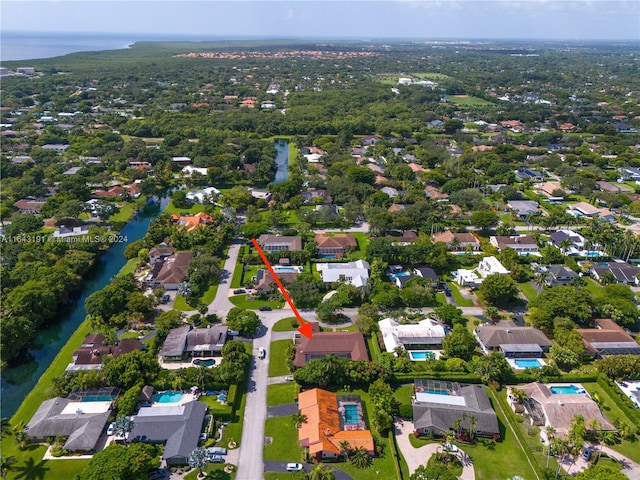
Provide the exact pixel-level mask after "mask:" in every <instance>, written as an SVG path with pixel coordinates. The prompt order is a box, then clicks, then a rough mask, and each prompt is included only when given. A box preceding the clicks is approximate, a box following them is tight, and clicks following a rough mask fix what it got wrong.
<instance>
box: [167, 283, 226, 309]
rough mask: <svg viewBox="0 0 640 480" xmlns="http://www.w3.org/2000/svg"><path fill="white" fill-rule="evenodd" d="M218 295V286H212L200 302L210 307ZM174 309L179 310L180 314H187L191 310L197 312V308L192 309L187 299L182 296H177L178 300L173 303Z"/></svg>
mask: <svg viewBox="0 0 640 480" xmlns="http://www.w3.org/2000/svg"><path fill="white" fill-rule="evenodd" d="M216 293H218V285H217V284H216V285H211V286H210V287H209V288H208V289H207V291H206V292H204V294H203V295H202V297H200V300H201V301H202V303H204V304H205V305H209V304H210V303H211V302H213V299H214V298H216ZM173 309H174V310H178V311H179V312H187V311H190V310H195V309H196V308H195V307H192V306H191V305H189V304H188V303H187V299H186V298H185V297H183V296H182V295H176V300H175V301H174V302H173Z"/></svg>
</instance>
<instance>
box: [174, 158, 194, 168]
mask: <svg viewBox="0 0 640 480" xmlns="http://www.w3.org/2000/svg"><path fill="white" fill-rule="evenodd" d="M171 161H172V162H173V163H177V164H178V165H183V166H187V165H191V158H190V157H171Z"/></svg>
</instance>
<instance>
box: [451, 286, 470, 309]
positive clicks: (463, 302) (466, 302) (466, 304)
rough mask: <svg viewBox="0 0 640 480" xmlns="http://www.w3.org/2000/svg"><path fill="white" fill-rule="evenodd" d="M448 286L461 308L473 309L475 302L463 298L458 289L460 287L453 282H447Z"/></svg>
mask: <svg viewBox="0 0 640 480" xmlns="http://www.w3.org/2000/svg"><path fill="white" fill-rule="evenodd" d="M447 285H449V288H450V289H451V293H452V294H453V299H454V300H455V302H456V304H457V305H458V306H459V307H473V301H471V300H469V299H467V298H464V297H463V296H462V294H461V293H460V290H459V289H458V285H456V284H455V283H453V282H447Z"/></svg>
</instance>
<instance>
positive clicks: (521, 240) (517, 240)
mask: <svg viewBox="0 0 640 480" xmlns="http://www.w3.org/2000/svg"><path fill="white" fill-rule="evenodd" d="M489 243H491V245H493V246H494V247H496V248H497V249H498V250H499V251H502V250H504V249H505V248H511V249H513V250H515V251H516V252H518V255H523V256H524V255H535V256H539V255H540V250H539V249H538V244H537V243H536V240H535V238H533V237H532V236H531V235H512V236H500V235H498V236H491V237H489Z"/></svg>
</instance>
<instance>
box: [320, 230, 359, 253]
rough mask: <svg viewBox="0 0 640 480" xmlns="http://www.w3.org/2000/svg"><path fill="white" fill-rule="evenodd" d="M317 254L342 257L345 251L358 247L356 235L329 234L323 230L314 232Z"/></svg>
mask: <svg viewBox="0 0 640 480" xmlns="http://www.w3.org/2000/svg"><path fill="white" fill-rule="evenodd" d="M315 241H316V244H317V245H318V254H319V255H320V256H323V257H329V256H332V257H334V258H342V257H343V256H344V254H345V253H347V252H349V251H351V250H355V249H356V248H358V242H357V240H356V237H354V236H353V235H351V234H350V233H337V234H335V235H333V236H331V237H330V236H329V235H327V234H326V233H324V232H319V233H316V236H315Z"/></svg>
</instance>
